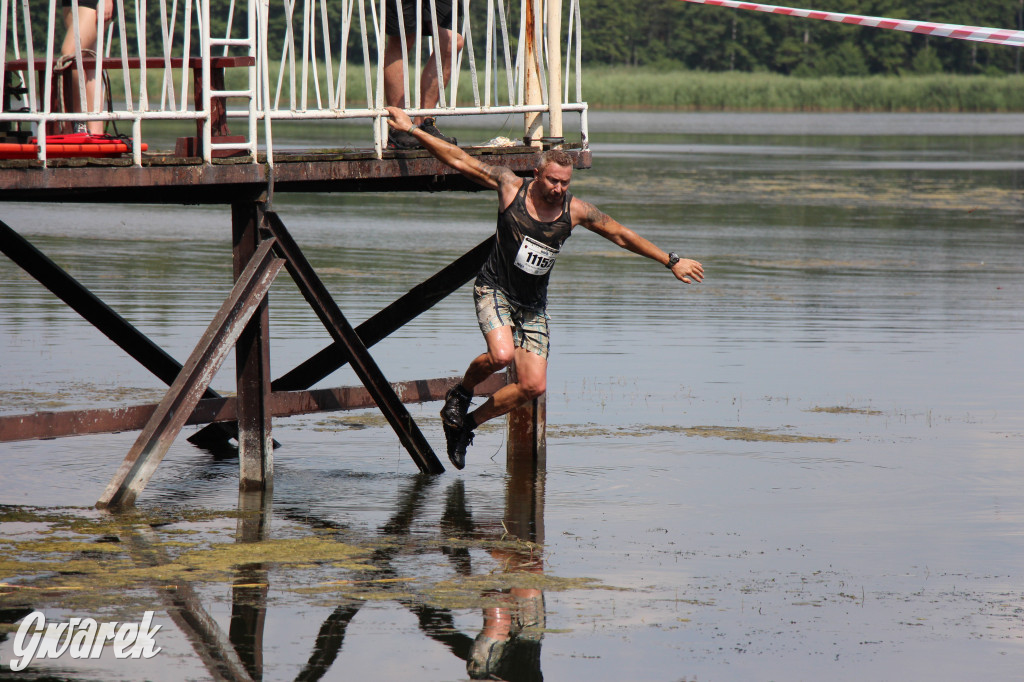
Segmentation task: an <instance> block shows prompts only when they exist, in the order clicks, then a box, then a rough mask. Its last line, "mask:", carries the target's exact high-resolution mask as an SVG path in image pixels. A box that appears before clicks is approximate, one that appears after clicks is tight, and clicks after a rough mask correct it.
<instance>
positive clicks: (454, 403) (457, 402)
mask: <svg viewBox="0 0 1024 682" xmlns="http://www.w3.org/2000/svg"><path fill="white" fill-rule="evenodd" d="M471 400H473V396H472V395H470V394H469V393H468V392H467V391H466V389H464V388H463V387H462V384H459V385H458V386H453V387H452V388H450V389H448V392H447V393H445V395H444V406H443V407H442V408H441V421H442V422H444V423H445V424H446V425H448V426H454V427H456V428H461V427H462V421H463V420H464V419H465V418H466V412H467V411H469V403H470V401H471Z"/></svg>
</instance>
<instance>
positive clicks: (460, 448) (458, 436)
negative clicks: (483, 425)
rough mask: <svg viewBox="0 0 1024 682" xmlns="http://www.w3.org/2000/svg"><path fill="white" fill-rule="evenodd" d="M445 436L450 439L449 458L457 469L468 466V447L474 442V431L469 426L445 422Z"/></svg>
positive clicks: (447, 439)
mask: <svg viewBox="0 0 1024 682" xmlns="http://www.w3.org/2000/svg"><path fill="white" fill-rule="evenodd" d="M443 427H444V438H445V440H446V441H448V459H450V460H451V461H452V464H454V465H455V468H456V469H465V468H466V448H468V447H469V446H470V445H472V444H473V432H472V431H470V430H469V429H467V428H463V427H454V426H448V425H447V424H443Z"/></svg>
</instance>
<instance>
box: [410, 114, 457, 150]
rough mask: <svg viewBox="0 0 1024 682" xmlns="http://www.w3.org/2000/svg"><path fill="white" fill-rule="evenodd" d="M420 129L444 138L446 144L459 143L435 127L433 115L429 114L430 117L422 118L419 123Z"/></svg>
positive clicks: (438, 137)
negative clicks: (421, 121)
mask: <svg viewBox="0 0 1024 682" xmlns="http://www.w3.org/2000/svg"><path fill="white" fill-rule="evenodd" d="M420 130H422V131H423V132H425V133H428V134H430V135H433V136H434V137H436V138H437V139H439V140H444V141H445V142H447V143H448V144H455V145H457V144H458V143H459V142H458V140H456V139H455V138H454V137H449V136H448V135H445V134H444V133H442V132H441V131H440V130H438V129H437V119H435V118H434V117H433V116H431V117H430V118H425V119H423V123H422V124H421V125H420Z"/></svg>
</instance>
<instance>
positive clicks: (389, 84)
mask: <svg viewBox="0 0 1024 682" xmlns="http://www.w3.org/2000/svg"><path fill="white" fill-rule="evenodd" d="M415 40H416V38H415V37H407V38H406V45H402V39H401V38H400V37H399V36H392V35H389V36H388V38H387V41H386V42H385V43H384V101H385V102H387V105H388V106H389V107H398V108H399V109H405V80H404V77H405V73H404V72H403V69H402V57H403V56H404V55H405V53H406V50H407V49H408V46H409V45H413V44H415Z"/></svg>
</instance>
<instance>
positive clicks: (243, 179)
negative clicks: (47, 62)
mask: <svg viewBox="0 0 1024 682" xmlns="http://www.w3.org/2000/svg"><path fill="white" fill-rule="evenodd" d="M465 151H466V152H467V153H469V154H470V155H471V156H474V157H476V158H478V159H479V160H480V161H481V162H483V163H486V164H489V165H499V166H506V167H508V168H510V169H512V170H513V171H515V172H517V173H520V174H527V173H530V172H532V170H533V166H534V153H535V150H533V149H531V148H527V147H509V148H492V147H488V148H484V149H473V148H467V149H466V150H465ZM565 151H566V152H568V153H569V154H570V155H571V156H572V157H573V160H574V164H575V167H576V168H589V167H590V165H591V153H590V150H589V149H568V148H567V149H566V150H565ZM386 157H387V158H384V159H377V158H375V157H374V156H373V155H372V154H370V153H366V152H344V153H343V152H337V153H320V154H286V153H275V155H274V161H275V165H274V191H275V192H389V191H445V190H458V191H465V190H481V189H482V187H481V186H480V185H477V184H475V183H473V182H472V181H470V180H468V179H466V178H465V177H464V176H462V175H461V174H460V173H458V172H457V171H455V170H453V169H452V168H450V167H449V166H446V165H445V164H443V163H441V162H440V161H438V160H437V159H435V158H434V157H432V156H430V154H429V153H428V152H426V151H425V150H422V151H408V152H387V153H386ZM47 164H48V165H47V166H46V167H43V166H42V165H41V164H40V163H39V162H38V161H35V160H8V161H0V201H29V200H31V201H37V202H49V201H59V202H65V201H80V202H117V203H146V204H155V203H184V204H199V203H209V204H223V203H227V202H231V201H233V200H235V199H236V198H240V197H245V196H253V195H254V193H255V194H258V193H259V192H260V191H262V190H264V189H266V187H267V183H268V181H269V179H270V178H269V171H268V166H267V164H265V163H246V162H244V160H227V159H225V160H216V161H215V162H214V163H213V164H211V165H202V163H201V159H199V158H197V157H170V156H166V155H161V156H147V157H146V158H145V160H144V165H142V166H133V165H131V160H130V159H128V158H123V159H50V160H49V161H47Z"/></svg>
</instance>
